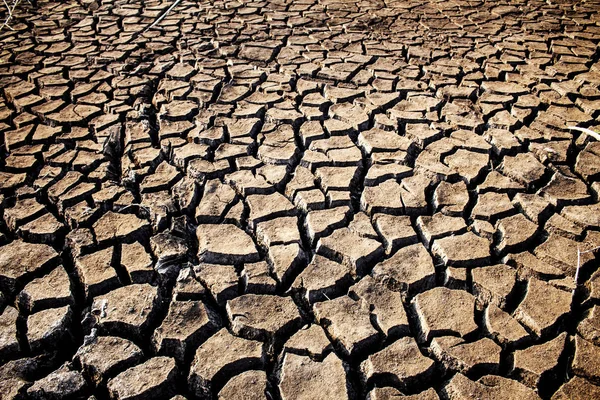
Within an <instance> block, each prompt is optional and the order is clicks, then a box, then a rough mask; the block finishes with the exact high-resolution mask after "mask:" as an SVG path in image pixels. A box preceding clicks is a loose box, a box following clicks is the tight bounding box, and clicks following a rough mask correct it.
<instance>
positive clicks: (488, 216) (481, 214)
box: [471, 192, 514, 221]
mask: <svg viewBox="0 0 600 400" xmlns="http://www.w3.org/2000/svg"><path fill="white" fill-rule="evenodd" d="M513 209H514V207H513V204H512V203H511V201H510V198H509V197H508V195H507V194H506V193H494V192H486V193H483V194H480V195H479V196H478V197H477V204H475V207H473V211H472V212H471V216H472V217H473V218H477V219H483V220H484V221H493V220H496V219H498V218H502V217H504V216H506V215H507V214H510V213H511V212H512V211H513Z"/></svg>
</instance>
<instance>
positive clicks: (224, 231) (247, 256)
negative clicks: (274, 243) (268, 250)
mask: <svg viewBox="0 0 600 400" xmlns="http://www.w3.org/2000/svg"><path fill="white" fill-rule="evenodd" d="M196 235H197V237H198V258H199V259H200V261H202V262H208V263H214V264H235V263H251V262H257V261H260V256H259V254H258V250H256V246H255V245H254V241H253V240H252V238H251V237H250V236H249V235H248V234H247V233H246V232H244V231H243V230H241V229H240V228H238V227H237V226H235V225H232V224H219V225H216V224H210V225H208V224H205V225H199V226H198V229H197V230H196Z"/></svg>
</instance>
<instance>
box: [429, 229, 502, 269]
mask: <svg viewBox="0 0 600 400" xmlns="http://www.w3.org/2000/svg"><path fill="white" fill-rule="evenodd" d="M431 251H432V252H433V254H434V255H436V256H437V257H439V258H440V259H441V260H442V261H443V262H444V264H445V265H448V266H455V267H475V266H480V265H486V264H488V263H489V260H490V257H491V253H490V242H489V241H488V240H487V239H484V238H482V237H479V236H477V235H475V234H474V233H472V232H467V233H465V234H462V235H457V236H449V237H445V238H442V239H438V240H436V241H434V242H433V246H431Z"/></svg>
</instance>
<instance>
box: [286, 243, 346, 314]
mask: <svg viewBox="0 0 600 400" xmlns="http://www.w3.org/2000/svg"><path fill="white" fill-rule="evenodd" d="M352 282H353V279H352V270H351V269H350V268H349V267H348V266H346V265H343V264H340V263H338V262H336V261H332V260H330V259H328V258H325V257H323V256H320V255H318V254H316V255H315V256H314V258H313V259H312V261H311V262H310V263H309V264H308V266H307V267H306V268H305V269H304V270H303V271H302V272H301V273H300V275H298V277H296V280H295V281H294V283H293V284H292V288H294V289H295V290H298V291H300V292H301V293H303V296H304V298H305V299H306V301H307V302H308V303H309V304H313V303H316V302H318V301H325V300H327V299H328V298H329V299H331V298H335V297H338V296H340V295H343V294H344V293H345V292H346V291H347V290H348V287H349V286H350V285H351V284H352Z"/></svg>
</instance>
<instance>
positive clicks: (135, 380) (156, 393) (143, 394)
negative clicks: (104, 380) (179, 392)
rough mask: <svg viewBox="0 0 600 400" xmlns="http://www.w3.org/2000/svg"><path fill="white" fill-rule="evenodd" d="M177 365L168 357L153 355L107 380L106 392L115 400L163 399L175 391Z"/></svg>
mask: <svg viewBox="0 0 600 400" xmlns="http://www.w3.org/2000/svg"><path fill="white" fill-rule="evenodd" d="M176 379H177V365H176V364H175V360H174V359H173V358H169V357H153V358H150V359H149V360H148V361H146V362H144V363H143V364H140V365H136V366H135V367H132V368H129V369H128V370H126V371H123V372H121V373H120V374H119V375H117V376H115V377H114V378H112V379H111V380H109V381H108V384H107V385H106V386H107V388H108V393H109V395H110V397H111V398H112V399H115V400H134V399H135V400H137V399H156V400H158V399H165V398H168V397H170V396H172V395H173V394H174V392H175V380H176Z"/></svg>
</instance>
